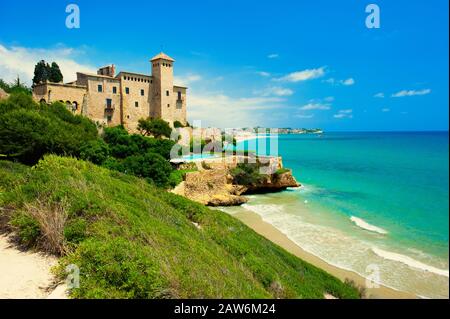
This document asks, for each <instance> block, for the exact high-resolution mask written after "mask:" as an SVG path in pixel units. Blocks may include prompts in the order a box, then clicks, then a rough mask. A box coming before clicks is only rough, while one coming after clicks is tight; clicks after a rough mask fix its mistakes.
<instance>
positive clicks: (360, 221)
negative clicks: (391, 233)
mask: <svg viewBox="0 0 450 319" xmlns="http://www.w3.org/2000/svg"><path fill="white" fill-rule="evenodd" d="M350 220H351V221H352V222H354V223H355V225H356V226H358V227H360V228H362V229H365V230H368V231H372V232H375V233H379V234H383V235H384V234H387V233H388V232H387V231H386V230H384V229H383V228H380V227H377V226H374V225H371V224H369V223H368V222H366V221H365V220H364V219H361V218H358V217H355V216H352V217H350Z"/></svg>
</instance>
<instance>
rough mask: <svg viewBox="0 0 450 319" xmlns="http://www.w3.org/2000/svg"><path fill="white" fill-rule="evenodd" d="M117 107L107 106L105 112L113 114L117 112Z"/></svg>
mask: <svg viewBox="0 0 450 319" xmlns="http://www.w3.org/2000/svg"><path fill="white" fill-rule="evenodd" d="M115 108H116V107H115V106H114V104H110V105H108V104H106V105H105V112H113V111H114V110H115Z"/></svg>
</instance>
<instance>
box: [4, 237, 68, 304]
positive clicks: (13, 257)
mask: <svg viewBox="0 0 450 319" xmlns="http://www.w3.org/2000/svg"><path fill="white" fill-rule="evenodd" d="M57 262H58V259H57V258H56V257H53V256H48V255H44V254H42V253H37V252H32V251H21V250H19V249H18V247H17V246H15V245H14V244H13V243H11V241H10V238H9V236H6V235H0V299H3V298H6V299H24V298H26V299H44V298H47V299H65V298H67V296H66V293H65V290H66V289H65V287H64V285H59V286H58V287H56V289H55V288H54V285H53V283H54V277H53V274H52V273H51V268H52V267H53V266H55V265H56V264H57Z"/></svg>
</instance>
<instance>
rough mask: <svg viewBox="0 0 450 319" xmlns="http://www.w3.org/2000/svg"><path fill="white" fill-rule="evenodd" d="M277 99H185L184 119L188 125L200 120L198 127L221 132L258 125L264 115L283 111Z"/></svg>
mask: <svg viewBox="0 0 450 319" xmlns="http://www.w3.org/2000/svg"><path fill="white" fill-rule="evenodd" d="M284 101H285V99H283V98H280V97H243V98H235V97H230V96H227V95H225V94H222V93H211V94H196V93H195V92H193V93H192V94H189V96H188V117H189V121H190V122H191V123H192V121H194V120H201V121H202V126H203V127H205V126H207V125H209V126H215V127H222V128H232V127H247V126H256V125H261V123H264V122H266V121H267V112H269V111H271V110H272V109H274V110H280V109H282V108H284V105H283V102H284Z"/></svg>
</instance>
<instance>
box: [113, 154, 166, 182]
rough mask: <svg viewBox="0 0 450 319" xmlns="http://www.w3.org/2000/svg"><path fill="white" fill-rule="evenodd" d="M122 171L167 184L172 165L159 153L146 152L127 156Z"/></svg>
mask: <svg viewBox="0 0 450 319" xmlns="http://www.w3.org/2000/svg"><path fill="white" fill-rule="evenodd" d="M121 169H122V172H123V173H126V174H132V175H135V176H138V177H144V178H146V179H148V180H149V181H151V182H153V183H155V184H156V185H157V186H162V187H163V186H167V185H168V182H169V176H170V172H171V171H172V166H170V164H169V163H168V162H167V161H166V160H165V159H164V158H163V157H162V156H161V155H159V154H156V153H146V154H144V155H134V156H129V157H127V158H125V160H124V161H123V162H122V167H121Z"/></svg>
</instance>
